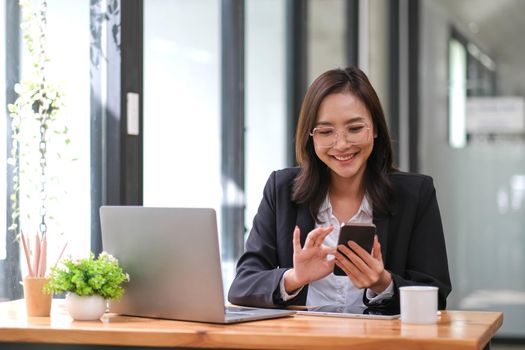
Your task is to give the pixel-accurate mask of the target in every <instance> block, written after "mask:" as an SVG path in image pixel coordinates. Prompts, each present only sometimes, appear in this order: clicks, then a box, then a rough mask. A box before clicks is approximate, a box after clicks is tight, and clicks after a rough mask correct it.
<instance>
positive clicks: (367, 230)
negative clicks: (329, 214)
mask: <svg viewBox="0 0 525 350" xmlns="http://www.w3.org/2000/svg"><path fill="white" fill-rule="evenodd" d="M375 233H376V227H375V226H374V225H352V224H349V225H347V226H343V227H341V230H340V231H339V240H338V242H337V245H340V244H344V245H346V246H348V241H354V242H356V243H357V244H359V245H360V246H361V247H362V248H363V249H364V250H366V251H367V252H369V253H370V252H372V246H373V245H374V235H375ZM334 275H337V276H346V273H345V272H344V271H343V270H341V269H340V268H339V266H337V265H335V266H334Z"/></svg>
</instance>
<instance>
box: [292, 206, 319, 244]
mask: <svg viewBox="0 0 525 350" xmlns="http://www.w3.org/2000/svg"><path fill="white" fill-rule="evenodd" d="M296 224H297V226H299V229H300V230H301V246H304V242H305V241H306V236H307V235H308V233H310V231H312V230H313V229H314V226H315V221H314V218H313V217H312V215H310V210H309V209H308V205H306V204H300V205H299V206H298V207H297V222H296Z"/></svg>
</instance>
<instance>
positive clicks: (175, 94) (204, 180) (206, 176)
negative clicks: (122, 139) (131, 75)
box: [144, 0, 221, 227]
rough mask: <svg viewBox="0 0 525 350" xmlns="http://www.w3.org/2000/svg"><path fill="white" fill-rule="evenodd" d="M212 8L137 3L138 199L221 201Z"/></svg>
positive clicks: (215, 11)
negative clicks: (140, 26)
mask: <svg viewBox="0 0 525 350" xmlns="http://www.w3.org/2000/svg"><path fill="white" fill-rule="evenodd" d="M219 13H220V11H219V2H218V1H217V0H206V1H198V2H193V1H184V0H179V1H171V0H154V1H147V2H145V3H144V205H148V206H172V207H173V206H182V207H191V206H193V207H211V208H215V209H216V210H219V209H220V204H221V183H220V149H221V143H220V105H219V103H220V100H219V98H220V92H219V88H220V84H219V82H220V80H219V77H220V65H219V63H220V51H219V50H220V36H219V35H220V25H219ZM217 216H218V218H220V213H219V212H218V213H217ZM219 227H220V226H219Z"/></svg>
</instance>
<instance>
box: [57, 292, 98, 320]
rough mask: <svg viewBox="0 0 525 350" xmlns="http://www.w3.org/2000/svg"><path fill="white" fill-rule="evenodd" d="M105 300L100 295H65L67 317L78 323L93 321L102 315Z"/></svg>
mask: <svg viewBox="0 0 525 350" xmlns="http://www.w3.org/2000/svg"><path fill="white" fill-rule="evenodd" d="M106 307H107V302H106V299H104V298H102V297H101V296H100V295H91V296H78V295H76V294H73V293H67V295H66V308H67V311H68V312H69V315H70V316H71V317H73V319H75V320H78V321H94V320H98V319H100V318H101V317H102V315H104V312H105V311H106Z"/></svg>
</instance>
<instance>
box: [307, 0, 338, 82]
mask: <svg viewBox="0 0 525 350" xmlns="http://www.w3.org/2000/svg"><path fill="white" fill-rule="evenodd" d="M307 13H308V20H307V23H308V82H309V83H310V82H311V81H313V80H314V79H315V78H316V77H317V76H318V75H320V74H321V73H323V72H324V71H327V70H329V69H332V68H337V67H345V66H346V62H347V59H346V44H345V40H346V39H345V34H346V1H344V0H311V1H308V11H307Z"/></svg>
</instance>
